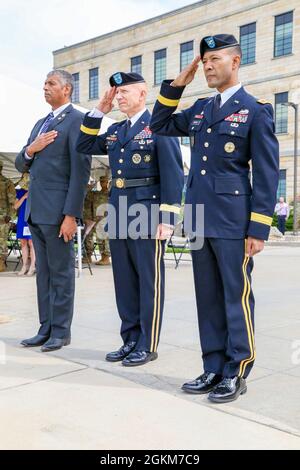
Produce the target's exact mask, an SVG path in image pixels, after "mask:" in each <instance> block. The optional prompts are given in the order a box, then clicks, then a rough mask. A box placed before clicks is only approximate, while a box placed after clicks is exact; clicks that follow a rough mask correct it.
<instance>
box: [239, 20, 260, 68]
mask: <svg viewBox="0 0 300 470" xmlns="http://www.w3.org/2000/svg"><path fill="white" fill-rule="evenodd" d="M240 44H241V49H242V53H243V56H242V62H241V63H242V65H245V64H253V63H254V62H255V53H256V23H250V24H246V25H245V26H241V27H240Z"/></svg>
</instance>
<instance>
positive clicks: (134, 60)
mask: <svg viewBox="0 0 300 470" xmlns="http://www.w3.org/2000/svg"><path fill="white" fill-rule="evenodd" d="M131 72H133V73H139V74H140V75H142V56H141V55H138V56H136V57H131Z"/></svg>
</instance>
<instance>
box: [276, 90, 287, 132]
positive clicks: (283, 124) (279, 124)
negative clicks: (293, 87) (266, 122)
mask: <svg viewBox="0 0 300 470" xmlns="http://www.w3.org/2000/svg"><path fill="white" fill-rule="evenodd" d="M287 102H288V92H285V93H277V94H276V95H275V128H276V134H286V133H287V131H288V107H287V106H282V103H287Z"/></svg>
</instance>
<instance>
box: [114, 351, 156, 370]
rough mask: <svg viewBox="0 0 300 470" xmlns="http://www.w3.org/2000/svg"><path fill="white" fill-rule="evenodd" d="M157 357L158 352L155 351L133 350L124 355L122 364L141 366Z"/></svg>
mask: <svg viewBox="0 0 300 470" xmlns="http://www.w3.org/2000/svg"><path fill="white" fill-rule="evenodd" d="M157 358H158V354H157V353H156V352H152V353H151V352H149V351H133V352H132V353H130V354H128V356H127V357H125V359H124V360H123V361H122V364H123V366H125V367H134V366H142V365H143V364H147V362H150V361H155V359H157Z"/></svg>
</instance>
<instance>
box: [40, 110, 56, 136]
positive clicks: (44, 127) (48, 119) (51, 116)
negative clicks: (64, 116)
mask: <svg viewBox="0 0 300 470" xmlns="http://www.w3.org/2000/svg"><path fill="white" fill-rule="evenodd" d="M53 119H54V114H53V113H49V114H48V116H47V117H46V119H45V121H44V123H43V125H42V127H41V130H40V134H44V133H45V132H47V130H48V128H49V126H50V123H51V121H53Z"/></svg>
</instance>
